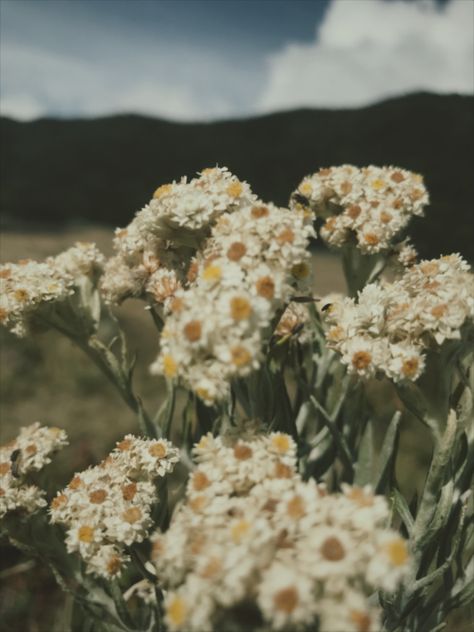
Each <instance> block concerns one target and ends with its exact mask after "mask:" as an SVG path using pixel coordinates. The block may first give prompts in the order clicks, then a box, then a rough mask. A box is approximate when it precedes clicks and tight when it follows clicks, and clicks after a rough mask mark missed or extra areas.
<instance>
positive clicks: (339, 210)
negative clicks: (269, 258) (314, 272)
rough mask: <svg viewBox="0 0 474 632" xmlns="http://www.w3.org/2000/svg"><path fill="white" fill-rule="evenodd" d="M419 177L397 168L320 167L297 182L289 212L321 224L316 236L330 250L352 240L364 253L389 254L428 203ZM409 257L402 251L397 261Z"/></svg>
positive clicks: (410, 254) (408, 254)
mask: <svg viewBox="0 0 474 632" xmlns="http://www.w3.org/2000/svg"><path fill="white" fill-rule="evenodd" d="M428 201H429V200H428V193H427V191H426V189H425V187H424V185H423V178H422V177H421V176H419V175H418V174H414V173H411V172H409V171H406V170H404V169H399V168H398V167H374V166H369V167H365V168H363V169H359V168H357V167H354V166H352V165H342V166H341V167H330V168H328V169H320V170H319V172H318V173H315V174H313V175H312V176H307V177H306V178H304V179H303V180H302V182H301V183H300V185H299V187H298V189H297V190H296V191H294V192H293V194H292V196H291V201H290V205H291V208H294V209H304V210H306V211H311V212H313V213H315V214H316V216H318V217H321V218H323V219H324V220H325V223H324V224H323V226H322V227H321V230H320V233H321V237H322V238H323V239H324V240H325V241H326V242H327V243H328V244H329V245H330V246H334V247H341V246H343V245H345V244H347V243H351V240H352V239H354V237H355V239H356V242H357V246H358V248H360V249H361V250H362V252H364V253H368V254H370V253H376V252H381V251H385V250H389V249H390V248H391V247H392V245H393V243H394V239H395V238H396V236H397V235H398V234H399V233H400V231H401V230H402V229H404V228H405V227H406V225H407V224H408V222H409V221H410V219H411V217H412V216H413V215H423V209H424V207H425V206H426V205H427V204H428ZM411 256H412V252H410V253H409V252H408V251H407V250H405V252H404V253H403V255H402V259H405V260H406V259H407V257H408V258H410V257H411Z"/></svg>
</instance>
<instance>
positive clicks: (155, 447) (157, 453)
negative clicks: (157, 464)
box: [148, 443, 166, 459]
mask: <svg viewBox="0 0 474 632" xmlns="http://www.w3.org/2000/svg"><path fill="white" fill-rule="evenodd" d="M148 452H149V453H150V454H151V456H154V457H156V458H157V459H162V458H163V457H164V456H166V446H165V445H163V444H162V443H153V444H152V445H151V446H150V447H149V448H148Z"/></svg>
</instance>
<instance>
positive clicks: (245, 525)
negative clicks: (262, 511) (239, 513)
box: [231, 520, 250, 544]
mask: <svg viewBox="0 0 474 632" xmlns="http://www.w3.org/2000/svg"><path fill="white" fill-rule="evenodd" d="M249 531H250V522H248V520H239V522H236V523H235V524H234V525H233V526H232V529H231V535H232V540H233V541H234V542H235V544H239V543H240V542H241V541H242V538H244V537H245V535H247V533H248V532H249Z"/></svg>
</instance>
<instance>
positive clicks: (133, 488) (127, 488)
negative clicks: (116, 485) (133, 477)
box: [122, 483, 137, 500]
mask: <svg viewBox="0 0 474 632" xmlns="http://www.w3.org/2000/svg"><path fill="white" fill-rule="evenodd" d="M136 493H137V484H136V483H128V484H127V485H124V486H123V487H122V496H123V499H124V500H133V498H134V497H135V494H136Z"/></svg>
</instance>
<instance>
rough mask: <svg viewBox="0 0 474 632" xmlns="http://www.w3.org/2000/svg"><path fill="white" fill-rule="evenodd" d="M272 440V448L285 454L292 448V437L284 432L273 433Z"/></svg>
mask: <svg viewBox="0 0 474 632" xmlns="http://www.w3.org/2000/svg"><path fill="white" fill-rule="evenodd" d="M271 442H272V448H273V449H274V450H276V452H279V453H280V454H285V453H286V452H288V450H289V449H290V445H291V444H290V437H289V436H288V435H286V434H283V433H282V432H279V433H277V434H275V435H273V437H272V439H271Z"/></svg>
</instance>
